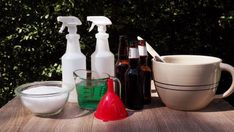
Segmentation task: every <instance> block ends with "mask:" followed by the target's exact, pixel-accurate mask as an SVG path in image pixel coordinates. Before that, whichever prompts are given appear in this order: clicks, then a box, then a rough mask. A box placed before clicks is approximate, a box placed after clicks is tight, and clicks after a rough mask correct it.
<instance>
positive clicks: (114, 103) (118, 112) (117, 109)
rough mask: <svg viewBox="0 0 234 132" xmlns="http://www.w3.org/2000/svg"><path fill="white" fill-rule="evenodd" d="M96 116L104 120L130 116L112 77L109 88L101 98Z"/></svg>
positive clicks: (109, 80)
mask: <svg viewBox="0 0 234 132" xmlns="http://www.w3.org/2000/svg"><path fill="white" fill-rule="evenodd" d="M94 116H95V117H96V118H98V119H101V120H103V121H113V120H120V119H124V118H126V117H127V116H128V113H127V111H126V110H125V107H124V105H123V103H122V101H121V100H120V98H119V96H117V95H116V94H115V92H114V90H113V80H112V79H108V90H107V92H106V94H105V95H104V96H103V97H102V99H101V100H100V102H99V104H98V107H97V110H96V112H95V114H94Z"/></svg>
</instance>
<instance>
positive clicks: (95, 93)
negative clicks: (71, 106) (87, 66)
mask: <svg viewBox="0 0 234 132" xmlns="http://www.w3.org/2000/svg"><path fill="white" fill-rule="evenodd" d="M73 73H74V77H75V82H76V92H77V96H78V97H77V99H78V104H79V106H80V108H83V109H90V110H95V109H96V108H97V105H98V103H99V101H100V100H101V98H102V96H103V95H104V94H105V93H106V91H107V79H108V78H112V79H113V80H115V81H116V82H117V84H118V85H119V87H121V84H120V81H119V79H117V78H115V77H111V76H110V75H109V74H107V73H97V72H94V71H90V70H83V69H79V70H76V71H74V72H73Z"/></svg>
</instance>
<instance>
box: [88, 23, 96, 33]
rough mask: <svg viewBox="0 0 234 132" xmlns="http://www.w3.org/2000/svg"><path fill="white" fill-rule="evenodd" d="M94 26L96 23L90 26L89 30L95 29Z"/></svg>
mask: <svg viewBox="0 0 234 132" xmlns="http://www.w3.org/2000/svg"><path fill="white" fill-rule="evenodd" d="M94 26H95V24H94V23H92V25H91V27H90V28H89V32H90V31H92V30H93V28H94Z"/></svg>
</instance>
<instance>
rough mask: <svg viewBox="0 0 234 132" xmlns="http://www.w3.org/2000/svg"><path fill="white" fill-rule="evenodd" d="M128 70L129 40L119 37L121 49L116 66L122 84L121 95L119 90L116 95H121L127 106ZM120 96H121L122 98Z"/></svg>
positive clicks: (117, 75)
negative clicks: (126, 83)
mask: <svg viewBox="0 0 234 132" xmlns="http://www.w3.org/2000/svg"><path fill="white" fill-rule="evenodd" d="M127 69H128V39H127V36H124V35H122V36H120V37H119V49H118V60H117V61H116V64H115V76H116V77H117V78H118V79H119V80H120V82H121V86H122V87H121V90H120V91H121V93H120V91H119V89H118V88H117V89H116V94H117V95H119V93H120V95H121V97H120V98H121V100H122V102H123V103H124V104H125V72H126V71H127ZM120 95H119V96H120Z"/></svg>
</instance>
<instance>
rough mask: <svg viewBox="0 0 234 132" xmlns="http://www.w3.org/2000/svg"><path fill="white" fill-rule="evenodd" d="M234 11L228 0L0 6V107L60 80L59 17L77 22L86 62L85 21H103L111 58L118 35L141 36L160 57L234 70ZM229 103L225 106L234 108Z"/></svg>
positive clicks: (31, 0)
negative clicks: (196, 57)
mask: <svg viewBox="0 0 234 132" xmlns="http://www.w3.org/2000/svg"><path fill="white" fill-rule="evenodd" d="M233 6H234V2H233V1H232V0H225V1H224V0H196V1H191V0H118V1H114V0H112V1H111V0H1V1H0V106H2V105H4V104H5V103H7V102H8V101H9V100H10V99H12V98H13V97H14V96H15V95H14V88H15V87H16V86H18V85H21V84H23V83H26V82H32V81H40V80H60V79H61V65H60V57H61V56H62V55H63V54H64V52H65V48H66V39H65V34H66V33H63V34H59V33H58V30H59V27H60V26H61V23H58V22H57V21H56V18H57V16H60V15H74V16H77V17H79V18H80V19H81V21H82V22H83V25H82V26H80V27H79V28H78V29H79V30H78V32H79V33H80V34H81V40H80V41H81V48H82V52H83V53H85V55H86V56H87V60H90V58H89V57H90V55H91V53H92V52H93V51H94V49H95V37H94V35H95V32H96V31H92V32H91V33H88V28H89V26H90V24H88V22H87V21H86V16H91V15H104V16H107V17H109V18H110V19H111V20H112V23H113V25H112V26H110V27H109V28H108V32H109V33H110V38H109V43H110V48H111V50H112V52H113V53H117V47H118V36H119V35H120V34H127V35H131V36H132V35H140V36H142V37H143V38H145V39H146V40H147V41H148V42H149V43H150V44H151V45H152V46H153V47H154V48H155V49H157V51H158V52H159V53H160V54H161V55H166V54H201V55H211V56H217V57H220V58H222V59H223V62H225V63H229V64H231V65H234V57H233V51H234V46H233V43H234V41H233V40H234V26H233V17H234V7H233ZM88 64H89V65H90V62H88ZM222 76H224V79H222V80H221V84H220V85H221V86H220V88H225V87H228V86H229V85H230V80H231V77H230V75H228V74H227V73H225V72H224V74H223V75H222ZM224 90H225V89H221V90H218V92H219V93H220V92H222V91H224ZM233 98H234V96H233V95H232V96H231V97H229V98H228V99H227V100H228V101H229V102H230V103H233V104H234V99H233Z"/></svg>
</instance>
